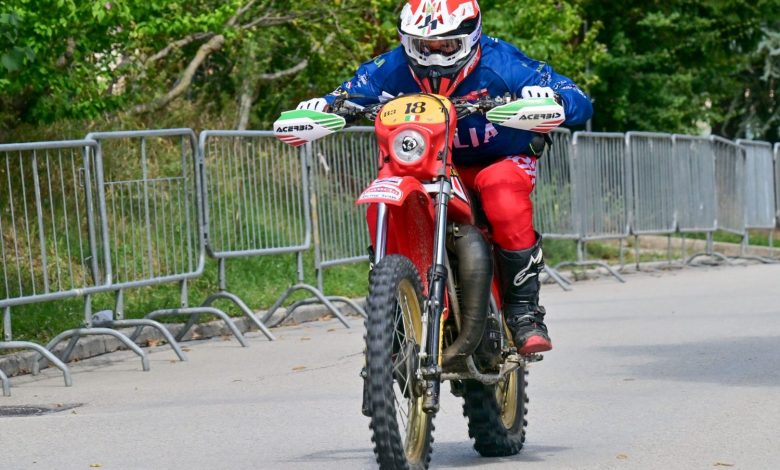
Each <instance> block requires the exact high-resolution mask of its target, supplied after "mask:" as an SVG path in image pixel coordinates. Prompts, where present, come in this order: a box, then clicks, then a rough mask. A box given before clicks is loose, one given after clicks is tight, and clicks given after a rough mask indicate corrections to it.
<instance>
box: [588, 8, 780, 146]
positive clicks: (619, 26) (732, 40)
mask: <svg viewBox="0 0 780 470" xmlns="http://www.w3.org/2000/svg"><path fill="white" fill-rule="evenodd" d="M779 6H780V5H779V2H778V1H777V0H758V1H751V2H748V1H744V0H723V1H707V2H702V1H698V0H671V1H663V2H661V1H651V2H648V1H636V0H626V1H622V2H620V3H617V2H599V1H596V0H590V1H589V2H588V3H587V4H586V6H585V8H584V11H585V12H587V17H588V18H589V19H590V20H591V21H596V20H598V21H601V22H602V23H603V29H602V30H601V32H600V34H599V36H598V40H599V41H600V42H602V43H604V44H605V45H606V46H607V50H608V55H607V57H606V59H605V60H604V61H602V62H601V63H600V64H598V66H597V68H596V73H597V74H598V75H599V77H601V82H600V84H599V85H597V87H596V88H595V89H594V90H593V95H594V97H595V98H596V108H597V113H596V116H595V119H594V122H595V124H596V127H597V128H598V129H601V130H617V131H626V130H632V129H633V130H653V131H666V132H698V131H699V130H701V129H702V128H704V129H705V130H706V129H707V128H712V129H713V130H714V131H716V132H720V133H724V134H725V135H727V136H731V137H736V136H738V135H737V134H738V133H737V132H736V130H737V129H738V128H740V125H731V126H729V125H725V124H726V123H727V122H729V121H733V122H736V121H741V120H742V118H743V117H746V116H747V114H748V113H747V112H746V111H747V110H746V109H745V108H741V107H738V106H740V104H739V100H737V102H734V100H735V99H737V98H738V97H739V96H741V95H744V94H745V93H746V91H747V90H748V89H749V87H750V85H749V82H751V81H752V82H755V80H756V79H757V78H758V76H757V75H755V74H754V73H753V72H751V70H750V66H749V63H750V62H751V60H752V59H751V56H752V55H753V54H754V51H756V48H757V45H758V44H759V42H760V41H761V40H762V37H763V36H764V31H766V30H774V31H778V24H777V18H778V17H777V11H778V7H779ZM772 22H774V24H772ZM774 83H775V84H774V85H773V86H775V87H776V83H777V82H776V81H775V82H774ZM771 86H772V85H770V86H766V85H765V86H762V87H759V88H760V89H761V91H760V92H759V93H764V94H765V96H767V97H768V96H769V94H770V93H771V92H772V91H771ZM753 91H754V93H755V92H757V91H758V89H757V88H754V89H753ZM730 114H735V115H733V116H729V115H730ZM741 127H743V128H744V126H741ZM743 135H744V134H743ZM775 135H776V134H775ZM755 136H756V137H767V136H769V134H767V133H756V134H755Z"/></svg>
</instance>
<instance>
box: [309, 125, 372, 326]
mask: <svg viewBox="0 0 780 470" xmlns="http://www.w3.org/2000/svg"><path fill="white" fill-rule="evenodd" d="M378 155H379V149H378V147H377V144H376V136H375V134H374V128H373V127H362V126H361V127H352V128H349V129H346V130H345V131H344V132H342V133H339V134H335V135H332V136H329V137H327V138H325V139H322V140H320V141H317V142H314V143H313V145H312V146H311V155H310V156H311V164H312V173H311V174H312V188H313V190H312V200H313V201H314V204H313V207H312V218H313V222H314V233H315V244H314V247H315V252H314V259H315V268H316V270H317V285H318V286H319V288H320V290H322V291H323V292H324V281H323V277H324V273H325V270H326V269H327V268H329V267H332V266H338V265H344V264H351V263H360V262H365V261H368V247H369V246H370V245H371V240H370V238H369V234H368V227H367V226H366V206H358V205H356V203H355V201H357V198H358V197H359V196H360V193H361V192H362V191H363V190H364V189H365V188H366V187H367V186H368V185H369V184H370V183H371V182H372V181H373V180H374V179H375V178H376V175H377V171H378V169H377V163H378V161H377V159H378V158H379V157H378ZM328 298H329V299H331V300H334V301H338V302H344V303H347V304H348V305H350V306H351V307H352V308H353V309H354V310H355V311H357V312H358V313H360V314H361V315H363V316H365V312H364V311H363V309H362V308H361V307H360V306H358V305H357V304H355V303H354V302H353V301H351V300H350V299H348V298H345V297H335V296H329V297H328Z"/></svg>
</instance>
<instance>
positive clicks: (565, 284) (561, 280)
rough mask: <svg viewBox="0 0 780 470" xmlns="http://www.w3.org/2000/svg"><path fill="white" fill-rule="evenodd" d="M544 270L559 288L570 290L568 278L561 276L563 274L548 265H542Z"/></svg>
mask: <svg viewBox="0 0 780 470" xmlns="http://www.w3.org/2000/svg"><path fill="white" fill-rule="evenodd" d="M544 272H545V273H547V275H548V276H550V279H552V280H553V281H555V283H556V284H558V285H559V286H560V287H561V289H563V290H565V291H570V290H571V287H570V286H571V282H569V280H568V279H566V278H565V277H563V275H562V274H561V273H559V272H558V271H556V270H555V269H553V268H551V267H550V266H547V265H545V266H544Z"/></svg>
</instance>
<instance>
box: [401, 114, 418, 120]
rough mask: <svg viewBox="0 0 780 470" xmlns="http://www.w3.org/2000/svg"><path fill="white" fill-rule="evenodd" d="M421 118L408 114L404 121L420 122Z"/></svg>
mask: <svg viewBox="0 0 780 470" xmlns="http://www.w3.org/2000/svg"><path fill="white" fill-rule="evenodd" d="M419 120H420V116H419V115H417V114H408V115H406V116H405V117H404V121H419Z"/></svg>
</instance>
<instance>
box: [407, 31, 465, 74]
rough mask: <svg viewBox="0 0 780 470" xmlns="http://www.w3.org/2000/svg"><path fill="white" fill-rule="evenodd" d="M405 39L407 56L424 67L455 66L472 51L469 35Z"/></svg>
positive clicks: (409, 37) (411, 37) (410, 37)
mask: <svg viewBox="0 0 780 470" xmlns="http://www.w3.org/2000/svg"><path fill="white" fill-rule="evenodd" d="M403 39H405V40H404V41H403V42H404V47H405V48H406V54H407V55H408V56H409V57H411V58H413V59H414V60H415V61H416V62H417V63H418V64H419V65H421V66H424V67H427V66H431V65H438V66H451V65H454V64H455V63H457V62H458V61H459V60H461V59H463V58H464V57H467V56H468V55H469V52H471V49H472V45H471V44H472V43H471V39H470V37H469V35H468V34H462V35H458V36H449V37H433V38H420V37H414V36H405V37H404V38H403Z"/></svg>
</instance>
